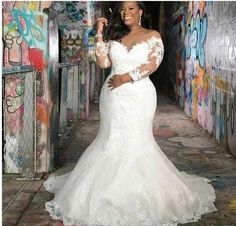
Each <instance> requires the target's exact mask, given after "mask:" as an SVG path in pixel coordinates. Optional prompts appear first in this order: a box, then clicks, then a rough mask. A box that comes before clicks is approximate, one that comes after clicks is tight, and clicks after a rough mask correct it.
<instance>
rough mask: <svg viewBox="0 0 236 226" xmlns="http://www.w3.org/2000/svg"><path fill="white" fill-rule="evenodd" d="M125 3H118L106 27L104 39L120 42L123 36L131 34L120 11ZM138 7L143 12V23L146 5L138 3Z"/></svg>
mask: <svg viewBox="0 0 236 226" xmlns="http://www.w3.org/2000/svg"><path fill="white" fill-rule="evenodd" d="M122 4H123V2H118V3H117V5H116V7H115V9H114V11H113V13H112V15H111V19H110V22H109V23H108V26H107V27H106V30H105V34H104V38H105V40H106V41H109V40H118V41H119V40H120V39H121V38H122V37H123V36H125V35H127V34H128V33H129V32H130V28H129V26H127V25H125V24H124V22H123V21H122V19H121V16H120V10H121V7H122ZM137 4H138V7H139V8H140V9H142V10H143V14H142V19H141V23H142V22H143V20H144V17H145V15H144V14H145V5H144V3H142V2H139V1H137Z"/></svg>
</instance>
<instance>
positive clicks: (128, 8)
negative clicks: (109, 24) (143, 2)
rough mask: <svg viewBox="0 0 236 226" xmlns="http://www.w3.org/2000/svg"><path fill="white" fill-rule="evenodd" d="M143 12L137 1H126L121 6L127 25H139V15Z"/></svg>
mask: <svg viewBox="0 0 236 226" xmlns="http://www.w3.org/2000/svg"><path fill="white" fill-rule="evenodd" d="M142 12H143V11H142V9H140V8H139V6H138V3H137V2H128V1H125V2H123V3H122V5H121V8H120V16H121V19H122V20H123V22H124V24H125V25H127V26H133V25H138V21H139V15H140V14H141V15H142Z"/></svg>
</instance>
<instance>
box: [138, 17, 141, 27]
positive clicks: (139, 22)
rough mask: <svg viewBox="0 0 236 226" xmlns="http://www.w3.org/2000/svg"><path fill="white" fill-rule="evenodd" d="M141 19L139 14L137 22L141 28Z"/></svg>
mask: <svg viewBox="0 0 236 226" xmlns="http://www.w3.org/2000/svg"><path fill="white" fill-rule="evenodd" d="M141 19H142V14H139V20H138V25H139V26H141Z"/></svg>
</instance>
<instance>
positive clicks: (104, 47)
mask: <svg viewBox="0 0 236 226" xmlns="http://www.w3.org/2000/svg"><path fill="white" fill-rule="evenodd" d="M109 47H110V42H103V41H100V42H97V43H95V59H96V63H97V65H98V66H99V67H101V68H108V67H110V66H111V61H110V59H109V56H108V50H109Z"/></svg>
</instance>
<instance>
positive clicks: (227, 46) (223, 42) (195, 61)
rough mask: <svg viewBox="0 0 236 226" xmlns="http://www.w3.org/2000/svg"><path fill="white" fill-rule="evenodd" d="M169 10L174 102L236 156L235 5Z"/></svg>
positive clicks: (195, 5) (196, 5)
mask: <svg viewBox="0 0 236 226" xmlns="http://www.w3.org/2000/svg"><path fill="white" fill-rule="evenodd" d="M168 7H169V8H170V9H171V10H170V11H171V12H172V13H171V14H169V17H168V19H167V21H169V23H168V32H167V36H166V40H167V42H166V44H167V45H166V46H167V48H166V54H167V59H168V63H167V65H169V67H168V73H167V74H168V79H169V81H170V83H171V84H172V87H173V88H174V90H175V98H176V100H178V102H179V105H180V107H182V108H183V109H184V111H185V113H186V114H187V115H188V116H190V117H191V118H193V119H194V120H196V121H197V122H198V123H199V124H200V125H201V126H202V127H203V128H204V129H206V130H207V131H208V132H209V133H210V134H212V135H213V136H214V137H215V138H216V139H217V140H219V141H220V142H221V143H222V144H223V145H224V146H225V147H226V148H227V149H228V150H229V151H230V152H231V153H232V154H234V155H236V97H235V91H236V2H214V1H213V2H204V1H202V2H185V3H172V4H170V5H168ZM170 65H171V66H170Z"/></svg>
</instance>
